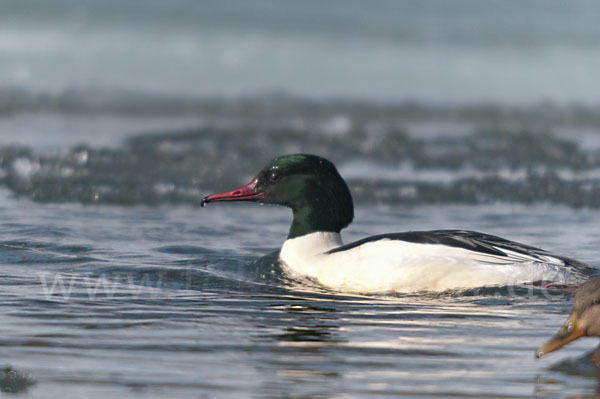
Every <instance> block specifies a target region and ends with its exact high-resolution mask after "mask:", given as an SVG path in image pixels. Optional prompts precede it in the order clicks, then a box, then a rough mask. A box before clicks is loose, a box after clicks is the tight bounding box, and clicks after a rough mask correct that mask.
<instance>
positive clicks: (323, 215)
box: [202, 154, 354, 238]
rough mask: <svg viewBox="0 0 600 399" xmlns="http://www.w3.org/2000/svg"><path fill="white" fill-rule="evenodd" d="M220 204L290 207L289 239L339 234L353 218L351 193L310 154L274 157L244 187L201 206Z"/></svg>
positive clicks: (332, 169)
mask: <svg viewBox="0 0 600 399" xmlns="http://www.w3.org/2000/svg"><path fill="white" fill-rule="evenodd" d="M219 201H257V202H260V203H263V204H278V205H285V206H287V207H289V208H292V211H293V213H294V221H293V222H292V227H291V228H290V233H289V235H288V238H294V237H299V236H302V235H305V234H309V233H313V232H317V231H328V232H337V233H339V232H340V230H341V229H343V228H344V227H346V226H348V225H349V224H350V222H352V218H353V217H354V209H353V204H352V196H351V195H350V190H349V189H348V186H347V185H346V183H345V182H344V179H342V177H341V176H340V174H339V173H338V171H337V169H336V168H335V166H334V165H333V164H332V163H331V162H329V161H328V160H327V159H325V158H322V157H319V156H316V155H309V154H293V155H284V156H281V157H278V158H275V159H273V160H272V161H271V162H269V163H268V164H267V166H265V167H264V168H263V169H262V170H261V171H260V172H258V174H257V175H256V177H255V178H254V179H252V181H251V182H250V183H248V184H247V185H246V186H244V187H241V188H238V189H237V190H233V191H230V192H226V193H222V194H214V195H209V196H207V197H204V199H203V200H202V206H204V205H205V204H207V203H209V202H219Z"/></svg>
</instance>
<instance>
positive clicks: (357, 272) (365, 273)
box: [279, 232, 569, 293]
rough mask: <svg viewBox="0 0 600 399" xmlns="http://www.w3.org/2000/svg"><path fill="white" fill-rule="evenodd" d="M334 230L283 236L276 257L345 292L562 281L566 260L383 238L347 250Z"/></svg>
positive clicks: (297, 272) (308, 275) (564, 278)
mask: <svg viewBox="0 0 600 399" xmlns="http://www.w3.org/2000/svg"><path fill="white" fill-rule="evenodd" d="M340 245H342V240H341V237H340V234H338V233H323V232H318V233H311V234H307V235H304V236H302V237H297V238H293V239H288V240H286V242H285V243H284V244H283V247H282V248H281V252H280V255H279V257H280V259H281V260H282V261H283V263H284V264H285V266H286V267H287V268H288V269H289V271H290V272H292V273H295V274H299V275H302V276H307V277H311V278H314V279H316V280H318V281H319V282H320V283H321V284H323V285H326V286H329V287H331V288H334V289H337V290H341V291H350V292H363V293H369V292H371V293H373V292H390V291H394V292H415V291H445V290H449V289H457V288H475V287H482V286H491V285H513V284H519V283H523V282H531V281H538V280H550V281H553V282H563V283H566V282H567V278H568V277H569V276H568V270H565V263H564V262H563V261H562V260H560V259H557V258H554V257H552V256H544V257H543V259H542V260H540V259H539V257H538V258H536V257H535V256H531V257H530V256H527V255H523V254H520V253H517V252H512V251H506V250H503V251H504V252H505V253H507V255H508V256H507V257H502V256H496V255H490V254H486V253H483V252H477V251H471V250H468V249H464V248H457V247H452V246H448V245H441V244H418V243H411V242H406V241H401V240H390V239H383V240H378V241H371V242H366V243H365V244H363V245H361V246H358V247H355V248H352V249H350V250H347V251H340V252H334V253H332V254H326V253H325V252H327V251H329V250H331V249H334V248H336V247H338V246H340Z"/></svg>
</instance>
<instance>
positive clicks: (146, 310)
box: [0, 0, 600, 399]
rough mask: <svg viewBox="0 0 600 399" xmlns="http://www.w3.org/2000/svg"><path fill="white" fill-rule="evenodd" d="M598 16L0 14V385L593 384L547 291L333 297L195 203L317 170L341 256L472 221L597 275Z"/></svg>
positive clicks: (267, 231)
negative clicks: (273, 169) (323, 173)
mask: <svg viewBox="0 0 600 399" xmlns="http://www.w3.org/2000/svg"><path fill="white" fill-rule="evenodd" d="M597 14H598V3H597V2H594V1H591V0H590V1H585V0H575V1H571V2H563V1H559V0H556V1H554V0H544V1H526V2H521V3H519V7H514V5H512V4H510V3H507V2H503V1H488V2H485V4H483V3H481V2H480V1H475V0H462V1H453V2H447V1H437V0H426V1H419V2H412V1H399V2H397V1H393V2H392V1H389V2H388V1H377V2H375V3H374V5H373V6H370V7H364V4H363V2H354V1H343V2H342V1H331V2H327V3H326V4H322V2H312V1H308V2H306V1H305V2H302V3H298V2H291V1H289V2H288V1H277V2H271V1H257V2H252V4H251V5H250V3H247V2H243V1H234V2H196V1H188V0H178V1H171V2H168V5H167V3H165V2H162V1H154V0H149V1H145V2H135V1H127V0H120V1H103V2H92V1H79V0H78V1H75V0H54V1H52V2H48V1H41V0H29V1H3V2H2V4H0V221H1V223H2V229H0V275H1V278H0V304H1V305H2V310H3V311H2V312H0V396H12V395H10V394H8V393H7V392H8V391H13V392H18V394H17V395H15V396H14V397H23V398H59V397H60V398H71V397H72V398H81V397H86V398H105V397H144V398H148V397H157V398H159V397H160V398H163V397H165V396H168V397H174V398H177V397H182V398H183V397H186V398H187V397H201V398H247V397H255V398H315V399H316V398H331V397H340V398H342V397H344V398H346V397H347V398H366V397H377V396H380V397H391V396H397V397H449V396H455V397H474V398H484V397H490V398H491V397H493V398H499V397H506V398H516V397H532V396H536V397H543V398H562V397H565V396H576V397H590V398H591V397H598V396H600V393H599V392H600V390H599V389H598V386H599V383H598V381H599V380H598V378H599V377H598V376H599V375H598V372H597V371H596V370H595V369H594V368H593V367H592V366H591V365H590V364H589V362H586V360H585V358H584V354H585V353H586V352H588V351H589V350H591V349H592V348H594V347H595V345H596V344H597V342H595V340H593V339H587V340H586V339H583V340H581V341H579V342H575V343H573V344H571V345H569V346H568V347H566V348H564V349H562V350H561V351H559V352H557V353H555V354H552V355H550V356H548V357H546V358H544V359H542V360H535V359H534V354H535V350H536V349H537V348H538V347H539V346H540V345H541V344H542V343H543V342H544V341H545V340H547V339H548V338H549V337H550V336H551V335H552V334H554V333H555V332H556V331H557V330H558V328H559V326H560V325H561V324H562V323H563V321H564V320H565V319H566V315H567V314H568V312H569V310H570V307H571V302H572V292H570V291H560V290H555V291H541V290H536V289H533V288H524V287H512V286H511V287H482V288H478V289H473V290H468V291H453V292H443V293H412V294H397V293H381V294H379V295H358V294H352V295H350V294H348V293H343V292H335V291H331V290H328V289H327V288H326V287H323V286H320V285H319V284H317V283H315V282H313V281H309V280H305V279H301V278H298V277H291V276H289V275H287V274H286V273H284V272H283V271H282V269H281V267H280V265H279V264H278V262H277V255H276V254H277V250H278V249H279V248H280V246H281V244H282V242H283V240H284V239H285V236H286V234H287V230H288V228H289V224H290V222H291V215H290V212H289V211H288V210H286V209H280V208H277V207H267V206H258V205H257V204H246V205H243V204H214V205H213V204H211V205H210V206H208V207H206V208H202V209H201V208H200V207H199V204H200V201H201V199H202V197H203V196H205V195H207V194H210V193H215V192H221V191H224V190H229V189H232V188H236V187H239V186H240V185H241V184H245V183H247V182H248V181H249V180H250V179H251V178H252V177H253V175H254V173H255V172H257V171H258V170H259V169H260V168H261V167H262V166H263V164H264V163H265V162H266V161H268V160H269V159H271V158H273V157H275V156H278V155H281V154H285V153H293V152H308V153H317V154H319V155H322V156H325V157H327V158H329V159H331V160H332V161H333V162H334V163H335V164H336V165H337V166H338V168H339V170H340V172H341V174H342V175H343V176H344V178H345V179H346V180H347V182H348V184H349V186H350V188H351V191H352V194H353V197H354V200H355V203H356V213H355V215H356V216H355V221H354V223H353V224H352V225H351V226H350V227H349V228H348V229H347V231H345V232H344V240H345V242H351V241H352V240H356V239H360V238H362V237H365V236H368V235H373V234H379V233H383V232H397V231H406V230H426V229H469V230H478V231H483V232H486V233H490V234H495V235H499V236H501V237H505V238H509V239H513V240H516V241H520V242H523V243H527V244H530V245H535V246H539V247H542V248H545V249H549V250H552V251H553V252H556V253H558V254H562V255H566V256H571V257H573V258H576V259H578V260H581V261H584V262H587V263H589V264H590V265H592V266H593V267H595V268H599V267H600V258H599V256H598V250H597V249H598V248H599V246H600V239H599V238H598V237H599V236H600V235H599V234H598V233H599V230H598V223H597V221H598V220H600V218H599V217H600V118H599V117H598V105H599V104H600V102H599V100H600V97H598V95H599V94H598V93H600V87H599V86H598V85H599V83H598V82H600V79H599V77H598V76H597V75H598V72H597V67H596V65H598V61H599V60H600V51H599V50H598V46H597V43H598V40H599V39H600V28H599V25H598V24H597V18H596V17H595V16H596V15H597Z"/></svg>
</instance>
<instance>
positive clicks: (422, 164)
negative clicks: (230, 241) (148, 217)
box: [0, 94, 600, 208]
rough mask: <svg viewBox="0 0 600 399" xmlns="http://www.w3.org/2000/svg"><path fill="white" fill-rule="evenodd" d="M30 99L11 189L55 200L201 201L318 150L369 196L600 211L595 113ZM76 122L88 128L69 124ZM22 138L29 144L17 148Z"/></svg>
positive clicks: (371, 199)
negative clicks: (48, 147)
mask: <svg viewBox="0 0 600 399" xmlns="http://www.w3.org/2000/svg"><path fill="white" fill-rule="evenodd" d="M21 98H22V99H23V102H22V106H21V108H20V110H19V111H18V113H17V114H18V115H20V116H21V119H18V120H19V121H20V122H18V123H16V122H15V123H16V125H8V127H9V128H12V130H10V129H8V128H7V131H8V133H7V134H8V136H5V137H4V138H2V139H0V184H2V185H4V186H6V187H8V188H9V189H10V190H12V191H13V192H14V193H15V194H16V195H19V196H23V197H28V198H31V199H34V200H36V201H41V202H62V201H75V202H81V203H103V204H119V205H136V204H149V205H157V204H163V203H171V204H193V205H197V204H199V202H200V200H201V198H202V197H203V196H204V195H207V194H209V193H211V192H214V191H218V190H225V189H230V188H232V187H237V186H238V185H240V184H244V183H246V182H247V181H249V180H250V179H251V178H252V177H253V174H254V173H255V172H257V171H258V170H259V169H260V168H261V167H262V165H263V164H264V163H265V162H266V161H267V160H268V159H270V158H272V157H275V156H278V155H281V154H284V153H294V152H307V153H316V154H320V155H322V156H325V157H327V158H329V159H331V160H332V161H333V162H334V163H336V165H338V168H339V169H340V172H341V174H342V175H343V176H345V178H346V180H347V182H348V183H349V185H350V187H351V189H352V193H353V195H354V198H355V200H356V201H357V202H358V203H361V204H367V203H368V204H427V203H438V204H443V203H465V204H481V203H493V202H497V201H501V202H515V203H524V204H531V203H539V202H548V203H555V204H564V205H567V206H572V207H594V208H596V207H600V195H599V194H600V179H599V176H600V134H598V133H597V132H598V131H599V129H600V119H598V117H597V112H596V110H595V109H593V108H584V107H555V106H550V105H546V106H537V107H529V108H512V109H511V108H506V107H494V106H491V105H487V106H480V107H462V108H461V107H433V106H429V107H427V106H423V105H415V104H407V103H404V104H378V103H365V102H344V101H338V102H335V101H329V102H311V101H303V100H298V99H293V98H289V97H269V96H267V97H264V98H252V99H239V100H235V101H226V100H197V101H193V100H189V99H183V100H181V99H180V100H178V99H154V100H152V101H150V100H149V101H146V102H143V101H142V102H140V101H137V99H136V98H135V97H127V96H125V97H121V98H120V102H110V101H106V102H102V101H99V102H93V101H92V100H91V99H90V98H88V101H87V102H86V101H78V98H79V97H78V95H75V94H72V95H71V94H70V95H65V96H62V97H60V98H47V97H41V98H36V97H34V96H30V97H29V98H28V97H27V96H22V97H21ZM1 103H2V100H1V99H0V104H1ZM8 103H9V101H5V102H4V104H8ZM136 107H137V108H136ZM159 110H160V112H159ZM171 110H177V111H174V112H171ZM40 113H43V114H44V115H45V118H44V119H43V120H42V121H43V122H42V123H40V125H39V126H37V125H36V127H35V128H34V129H33V130H32V131H31V132H30V134H29V136H28V140H21V141H19V136H20V135H23V133H22V130H23V127H22V126H20V125H19V123H21V124H24V125H28V124H29V123H30V122H31V120H33V119H35V118H36V116H37V115H39V114H40ZM5 115H6V117H5V118H4V119H3V120H4V121H6V120H11V119H10V117H9V116H10V115H11V113H9V112H7V113H6V114H5ZM75 117H76V118H77V121H78V123H77V124H76V125H74V126H77V129H81V130H75V131H72V130H70V129H69V126H71V122H72V118H75ZM131 118H135V121H136V123H133V124H132V123H131V121H130V119H131ZM161 118H162V119H161ZM163 119H164V121H163V122H164V123H159V122H157V121H161V120H163ZM148 120H151V121H153V122H152V123H148ZM182 121H184V122H185V123H184V122H182ZM13 122H14V119H13ZM2 123H4V122H2ZM38 123H39V121H38ZM104 124H107V126H109V130H110V134H109V135H108V137H111V138H112V139H111V145H110V146H105V145H100V146H98V145H95V144H94V142H95V140H97V139H98V137H100V136H103V134H102V133H98V131H97V130H95V128H94V126H97V125H102V126H103V125H104ZM48 125H57V126H58V128H56V132H55V135H54V136H53V137H52V140H54V141H57V142H61V143H63V144H64V145H65V147H61V148H59V149H58V150H56V149H54V150H53V151H43V150H41V149H40V148H38V147H36V146H32V145H31V144H30V143H34V142H37V141H43V138H45V137H46V132H45V131H44V130H45V129H47V126H48ZM28 126H29V125H28ZM138 128H139V131H138V130H136V129H138ZM106 134H108V133H106ZM106 134H104V135H106ZM11 137H12V138H13V139H15V140H16V141H15V142H16V143H17V144H13V145H9V144H8V142H10V140H9V139H10V138H11ZM61 137H62V138H63V139H64V140H63V141H61V140H62V139H61ZM65 138H66V139H65ZM38 139H39V140H38ZM46 139H47V138H46ZM3 143H4V144H3ZM75 143H82V144H79V145H78V144H75ZM103 144H104V143H103Z"/></svg>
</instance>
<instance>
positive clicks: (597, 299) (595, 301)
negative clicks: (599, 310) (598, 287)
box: [592, 298, 600, 305]
mask: <svg viewBox="0 0 600 399" xmlns="http://www.w3.org/2000/svg"><path fill="white" fill-rule="evenodd" d="M592 302H593V303H594V305H597V304H598V302H600V299H599V298H594V300H593V301H592Z"/></svg>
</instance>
